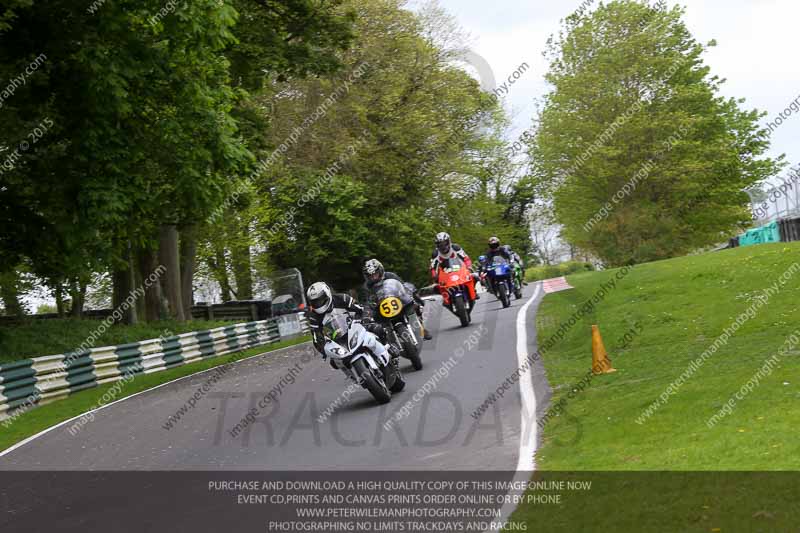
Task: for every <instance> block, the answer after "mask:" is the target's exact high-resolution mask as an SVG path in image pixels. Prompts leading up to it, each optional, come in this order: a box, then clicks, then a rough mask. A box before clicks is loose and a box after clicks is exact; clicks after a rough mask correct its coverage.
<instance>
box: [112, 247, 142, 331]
mask: <svg viewBox="0 0 800 533" xmlns="http://www.w3.org/2000/svg"><path fill="white" fill-rule="evenodd" d="M127 259H128V262H127V264H126V265H125V266H123V267H121V268H118V269H116V270H114V271H113V272H112V273H111V279H112V281H113V283H114V292H113V297H112V302H111V306H112V307H113V308H114V309H120V310H121V311H122V312H123V318H122V322H123V323H125V324H128V325H131V324H136V323H137V322H138V314H137V312H136V300H137V299H138V298H136V296H135V294H134V293H133V288H134V286H135V283H136V282H135V274H134V268H133V263H132V261H131V253H130V250H128V252H127ZM131 295H134V296H133V298H131ZM129 298H131V299H129Z"/></svg>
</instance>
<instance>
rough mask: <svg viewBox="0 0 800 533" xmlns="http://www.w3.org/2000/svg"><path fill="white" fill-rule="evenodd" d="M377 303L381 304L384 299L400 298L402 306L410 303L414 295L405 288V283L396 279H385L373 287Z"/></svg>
mask: <svg viewBox="0 0 800 533" xmlns="http://www.w3.org/2000/svg"><path fill="white" fill-rule="evenodd" d="M375 294H376V299H377V303H378V305H379V306H380V305H382V304H383V302H384V301H385V300H389V301H392V300H391V299H392V298H396V299H398V300H400V303H402V304H403V306H406V305H411V303H412V302H413V301H414V297H413V296H412V295H411V293H409V292H408V290H406V287H405V285H403V284H402V283H401V282H400V281H398V280H396V279H385V280H383V282H381V284H380V285H378V286H377V287H376V288H375Z"/></svg>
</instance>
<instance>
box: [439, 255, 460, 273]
mask: <svg viewBox="0 0 800 533" xmlns="http://www.w3.org/2000/svg"><path fill="white" fill-rule="evenodd" d="M463 264H464V262H463V261H461V258H460V257H458V256H456V257H453V258H451V259H445V260H444V261H442V270H444V271H445V272H458V271H459V270H461V266H462V265H463Z"/></svg>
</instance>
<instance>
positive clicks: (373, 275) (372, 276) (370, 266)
mask: <svg viewBox="0 0 800 533" xmlns="http://www.w3.org/2000/svg"><path fill="white" fill-rule="evenodd" d="M361 273H362V274H364V279H365V280H366V281H367V283H377V282H379V281H382V280H383V275H384V274H385V273H386V270H385V269H384V268H383V264H381V262H380V261H378V260H377V259H370V260H369V261H367V262H366V263H364V268H362V269H361Z"/></svg>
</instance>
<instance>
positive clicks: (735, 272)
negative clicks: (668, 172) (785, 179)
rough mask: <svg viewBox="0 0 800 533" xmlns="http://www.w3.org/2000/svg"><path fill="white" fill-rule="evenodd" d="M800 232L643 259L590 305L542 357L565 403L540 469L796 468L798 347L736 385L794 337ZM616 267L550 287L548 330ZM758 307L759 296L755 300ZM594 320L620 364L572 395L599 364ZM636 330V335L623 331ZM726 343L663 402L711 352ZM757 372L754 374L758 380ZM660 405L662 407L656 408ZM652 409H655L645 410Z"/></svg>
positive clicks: (543, 319) (544, 326) (544, 325)
mask: <svg viewBox="0 0 800 533" xmlns="http://www.w3.org/2000/svg"><path fill="white" fill-rule="evenodd" d="M798 262H800V243H791V244H776V245H762V246H756V247H748V248H739V249H734V250H729V251H723V252H717V253H710V254H705V255H701V256H693V257H685V258H679V259H674V260H670V261H663V262H658V263H651V264H647V265H642V266H639V267H636V268H635V269H633V270H632V271H631V272H630V274H629V275H627V276H626V277H625V278H624V279H622V280H621V281H619V282H618V283H617V286H616V288H614V289H611V290H610V291H609V292H608V294H607V296H606V297H605V299H604V300H603V301H602V302H600V303H599V304H598V305H597V306H596V308H595V310H594V312H593V313H592V314H590V315H589V316H588V317H585V318H584V319H582V320H579V321H578V323H577V324H576V325H575V326H574V327H572V328H571V329H569V330H568V331H567V333H566V335H565V336H564V338H563V339H562V340H561V341H559V342H558V343H557V344H556V345H555V346H554V348H553V349H552V350H551V351H549V352H548V353H547V354H546V355H545V356H544V357H543V361H544V365H545V368H546V370H547V376H548V379H549V380H550V384H551V386H552V387H553V388H554V398H553V400H552V401H553V402H558V401H559V400H560V399H561V398H566V404H565V406H566V408H565V411H566V414H562V415H560V416H558V417H555V418H553V419H552V420H551V421H550V422H548V423H547V425H546V426H545V428H544V445H543V446H542V448H541V449H540V451H539V454H538V457H537V462H538V465H539V467H540V468H541V469H543V470H781V469H798V468H800V439H798V438H797V436H796V428H797V426H798V424H800V409H798V402H800V360H798V359H799V358H798V355H800V348H798V347H796V346H788V348H789V350H788V353H786V354H784V355H782V356H781V357H780V358H779V361H778V366H777V367H775V368H774V369H772V371H771V372H769V373H765V372H762V374H764V375H762V376H761V377H760V378H759V380H758V381H759V383H758V385H757V386H755V387H753V388H752V390H751V391H748V393H747V394H746V395H743V399H741V400H739V399H735V405H733V406H732V409H730V408H729V409H728V411H730V412H729V413H723V414H722V417H718V418H717V419H716V422H714V423H713V424H712V427H709V426H708V422H709V420H711V419H712V418H713V417H714V416H715V415H718V414H720V412H721V409H723V407H724V405H726V404H728V402H729V400H730V399H731V398H735V397H734V394H735V393H736V392H737V391H740V389H741V388H742V387H743V386H744V385H745V384H746V383H748V381H751V379H752V378H754V376H755V375H756V374H757V373H758V372H759V370H760V369H762V368H764V365H765V361H767V360H768V359H769V358H771V357H773V356H774V355H776V354H778V352H779V350H781V349H782V348H786V347H787V345H786V344H785V343H786V340H787V338H788V337H789V336H790V335H791V334H792V333H793V332H795V331H796V330H798V329H800V271H797V272H795V273H794V274H793V275H789V276H788V277H787V278H785V284H783V285H780V284H779V281H778V280H779V278H780V277H781V276H782V275H784V273H786V272H787V271H789V270H790V267H791V266H792V265H793V264H794V263H798ZM614 275H615V273H614V272H613V271H607V272H596V273H584V274H579V275H575V276H571V277H569V278H568V279H569V281H570V283H571V284H572V285H573V286H574V287H575V290H571V291H565V292H562V293H557V294H553V295H549V296H547V297H546V298H545V300H544V302H543V304H542V307H541V310H540V313H539V316H540V318H539V323H538V326H539V328H540V329H539V339H540V340H541V339H546V338H548V337H549V336H550V335H552V334H553V333H555V332H556V331H557V330H558V329H559V326H560V324H561V323H564V322H567V321H568V320H569V317H570V315H571V314H572V313H573V311H574V310H575V309H577V307H576V306H579V305H581V304H582V303H583V302H585V301H586V300H588V299H590V298H592V296H593V295H594V294H595V292H596V291H597V289H598V288H599V287H600V285H601V283H604V282H606V283H607V282H609V280H611V278H612V277H613V276H614ZM769 287H777V288H778V292H777V293H775V294H774V295H772V296H771V297H770V298H769V300H768V301H767V303H766V304H765V305H763V306H762V307H758V308H756V309H755V312H754V318H747V320H746V322H744V324H743V325H742V326H741V327H740V328H738V330H737V331H736V332H735V333H733V334H732V336H730V338H729V339H728V340H727V343H724V344H723V343H722V342H718V341H717V339H718V338H719V337H720V336H721V335H722V334H723V332H724V331H725V329H726V328H729V329H730V327H731V325H732V324H733V323H734V322H735V321H736V319H737V317H738V316H739V315H740V314H742V313H744V312H746V311H747V310H748V308H752V307H756V306H757V304H758V301H757V299H756V297H757V296H759V295H761V294H762V291H764V290H765V289H767V288H769ZM751 306H752V307H751ZM591 324H598V325H599V326H600V329H601V332H602V334H603V337H604V340H605V344H606V348H607V349H608V352H609V354H610V355H611V357H612V359H613V364H614V366H615V367H616V368H617V370H618V372H616V373H614V374H609V375H603V376H599V377H596V378H593V379H592V380H591V382H590V383H589V384H588V386H586V387H585V388H584V390H583V391H579V392H577V393H574V394H573V397H572V398H569V394H568V393H569V391H570V390H571V389H572V388H574V387H573V386H574V385H575V384H578V383H580V382H581V380H582V379H583V378H584V376H585V375H586V372H587V370H589V369H590V365H591V349H590V326H591ZM626 335H627V339H626ZM715 342H716V343H717V348H718V349H717V350H716V351H715V352H714V353H713V355H711V356H709V357H708V358H707V359H705V361H704V362H703V363H702V364H701V365H700V366H699V367H697V365H695V369H694V370H693V371H691V370H690V371H689V372H690V374H686V375H685V376H686V377H685V379H684V380H683V382H682V383H680V384H679V385H678V386H677V387H673V391H674V394H669V393H668V394H667V395H666V398H667V401H666V402H661V403H659V404H654V402H658V401H659V398H661V397H662V396H661V395H662V393H664V392H665V391H666V390H667V388H668V387H669V386H670V384H672V383H673V382H675V380H676V379H678V378H679V377H680V376H681V375H682V374H683V373H684V372H686V371H687V370H688V369H689V368H690V364H691V363H692V362H693V361H696V360H697V358H698V357H700V356H701V354H703V352H704V351H706V350H707V349H709V348H710V347H711V346H712V345H714V344H715ZM751 384H752V381H751ZM653 405H656V408H655V409H653V408H652V407H653ZM648 408H650V410H649V415H648Z"/></svg>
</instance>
